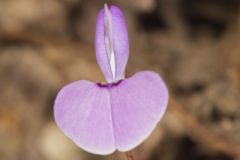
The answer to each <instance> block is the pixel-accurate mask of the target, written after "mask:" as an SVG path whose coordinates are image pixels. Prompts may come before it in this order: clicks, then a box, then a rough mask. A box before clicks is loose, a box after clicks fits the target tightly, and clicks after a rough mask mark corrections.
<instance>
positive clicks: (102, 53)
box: [95, 9, 113, 83]
mask: <svg viewBox="0 0 240 160" xmlns="http://www.w3.org/2000/svg"><path fill="white" fill-rule="evenodd" d="M104 15H105V13H104V9H102V10H101V11H100V12H99V14H98V17H97V24H96V37H95V49H96V57H97V62H98V65H99V66H100V68H101V70H102V72H103V74H104V77H105V79H106V81H107V82H109V83H111V82H113V74H112V70H111V66H110V57H109V56H108V52H107V46H106V45H105V27H104V25H105V24H104Z"/></svg>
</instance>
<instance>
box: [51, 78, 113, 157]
mask: <svg viewBox="0 0 240 160" xmlns="http://www.w3.org/2000/svg"><path fill="white" fill-rule="evenodd" d="M54 117H55V121H56V123H57V125H58V126H59V128H60V129H61V130H62V131H63V132H64V133H65V134H66V135H67V136H68V137H69V138H70V139H72V140H73V141H74V142H75V143H76V144H77V145H78V146H79V147H80V148H82V149H84V150H86V151H88V152H91V153H95V154H102V155H105V154H110V153H112V152H113V151H114V150H115V144H114V134H113V128H112V116H111V106H110V94H109V92H108V90H107V89H106V88H101V87H99V86H98V85H97V84H93V83H92V82H89V81H77V82H74V83H71V84H70V85H67V86H66V87H64V88H63V89H62V90H61V91H60V93H59V94H58V96H57V98H56V100H55V105H54Z"/></svg>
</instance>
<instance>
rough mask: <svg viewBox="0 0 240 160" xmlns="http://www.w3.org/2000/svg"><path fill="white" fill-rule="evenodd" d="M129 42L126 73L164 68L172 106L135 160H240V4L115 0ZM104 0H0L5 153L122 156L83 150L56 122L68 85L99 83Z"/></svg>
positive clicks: (24, 158)
mask: <svg viewBox="0 0 240 160" xmlns="http://www.w3.org/2000/svg"><path fill="white" fill-rule="evenodd" d="M106 2H108V4H116V5H118V6H119V7H120V8H121V9H122V10H123V12H124V14H125V16H126V21H127V27H128V32H129V40H130V59H129V63H128V66H127V77H128V76H131V75H132V74H134V73H135V72H137V71H139V70H153V71H156V72H158V73H159V74H160V75H161V76H162V77H163V79H164V80H165V81H166V83H167V85H168V87H169V90H170V96H171V98H170V102H169V107H168V110H167V112H166V114H165V116H164V118H163V119H162V121H161V122H160V123H159V125H158V126H157V128H156V129H155V130H154V132H153V133H152V135H151V136H150V137H149V138H148V139H147V140H146V141H145V142H144V143H143V144H141V145H140V146H139V147H137V148H136V149H134V150H133V153H134V155H135V157H136V159H137V160H240V2H239V0H201V1H200V0H121V1H120V0H112V1H106ZM104 3H105V1H103V0H0V159H1V160H123V159H125V157H124V154H122V153H119V152H116V153H114V154H113V155H110V156H96V155H91V154H88V153H86V152H84V151H82V150H81V149H79V148H77V147H76V146H75V145H74V144H73V143H72V142H71V141H70V140H69V139H68V138H66V137H65V136H64V135H63V133H62V132H61V131H60V130H59V129H58V128H57V126H56V124H55V123H54V120H53V102H54V99H55V96H56V94H57V92H58V91H59V89H60V88H61V87H63V86H64V85H65V84H67V83H69V82H72V81H75V80H79V79H88V80H92V81H103V80H104V79H103V76H102V74H101V71H100V69H99V67H98V66H97V62H96V59H95V51H94V36H95V21H96V16H97V13H98V12H99V10H100V9H101V8H102V7H103V4H104Z"/></svg>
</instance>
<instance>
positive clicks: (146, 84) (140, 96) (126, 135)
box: [110, 71, 168, 151]
mask: <svg viewBox="0 0 240 160" xmlns="http://www.w3.org/2000/svg"><path fill="white" fill-rule="evenodd" d="M110 92H111V105H112V117H113V128H114V135H115V145H116V148H117V149H118V150H119V151H128V150H130V149H132V148H134V147H136V146H137V145H139V144H140V143H141V142H143V141H144V140H145V139H146V138H147V137H148V136H149V135H150V134H151V132H152V131H153V129H154V128H155V126H156V125H157V123H158V122H159V120H160V119H161V118H162V116H163V114H164V113H165V110H166V107H167V103H168V90H167V87H166V85H165V83H164V82H163V80H162V79H161V78H160V77H159V76H158V75H157V74H156V73H154V72H150V71H143V72H138V73H136V74H135V75H134V76H132V77H130V78H128V79H125V80H123V81H122V82H121V83H120V84H119V85H118V86H116V87H112V88H111V90H110Z"/></svg>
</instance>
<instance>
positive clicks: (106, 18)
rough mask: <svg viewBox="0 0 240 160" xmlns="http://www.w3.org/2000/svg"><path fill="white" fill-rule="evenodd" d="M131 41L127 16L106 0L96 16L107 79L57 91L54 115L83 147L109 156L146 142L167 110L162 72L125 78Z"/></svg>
mask: <svg viewBox="0 0 240 160" xmlns="http://www.w3.org/2000/svg"><path fill="white" fill-rule="evenodd" d="M128 53H129V46H128V33H127V29H126V25H125V18H124V15H123V14H122V12H121V10H120V9H119V8H118V7H116V6H111V7H110V9H108V6H107V5H106V4H105V6H104V9H102V10H101V11H100V13H99V15H98V18H97V27H96V56H97V61H98V64H99V66H100V68H101V70H102V72H103V74H104V76H105V78H106V81H107V84H100V83H94V82H90V81H87V80H80V81H77V82H73V83H71V84H69V85H67V86H65V87H64V88H63V89H62V90H61V91H60V92H59V94H58V95H57V98H56V100H55V105H54V117H55V121H56V123H57V125H58V126H59V128H60V129H61V130H62V131H63V132H64V133H65V134H66V135H67V136H68V137H69V138H70V139H72V140H73V142H75V143H76V144H77V145H78V146H79V147H80V148H82V149H84V150H86V151H88V152H91V153H95V154H101V155H106V154H110V153H112V152H114V151H115V150H119V151H124V152H125V151H128V150H131V149H133V148H134V147H136V146H137V145H139V144H140V143H141V142H143V141H144V140H145V139H146V138H147V137H148V136H149V135H150V134H151V132H152V131H153V129H154V128H155V127H156V125H157V123H158V122H159V120H160V119H161V118H162V116H163V114H164V113H165V110H166V107H167V103H168V90H167V87H166V85H165V83H164V82H163V80H162V79H161V78H160V77H159V75H158V74H156V73H154V72H151V71H141V72H138V73H136V74H134V75H133V76H132V77H130V78H126V79H125V78H124V74H125V68H126V64H127V60H128Z"/></svg>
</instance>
